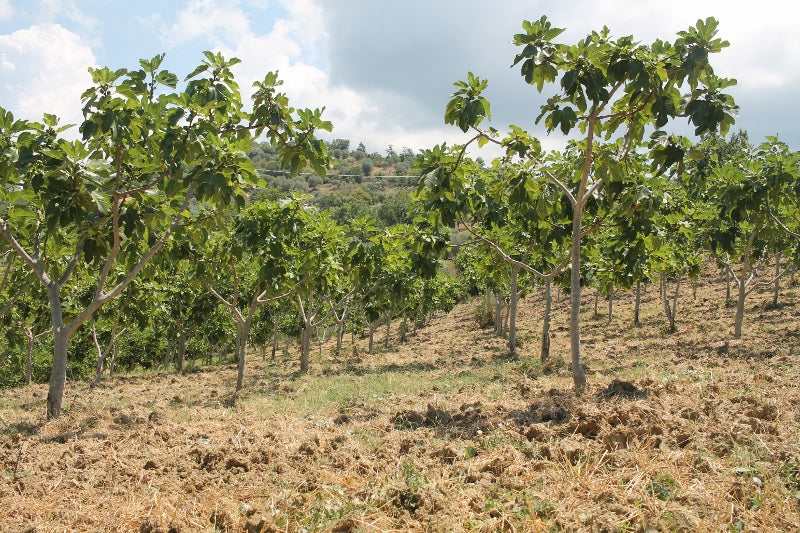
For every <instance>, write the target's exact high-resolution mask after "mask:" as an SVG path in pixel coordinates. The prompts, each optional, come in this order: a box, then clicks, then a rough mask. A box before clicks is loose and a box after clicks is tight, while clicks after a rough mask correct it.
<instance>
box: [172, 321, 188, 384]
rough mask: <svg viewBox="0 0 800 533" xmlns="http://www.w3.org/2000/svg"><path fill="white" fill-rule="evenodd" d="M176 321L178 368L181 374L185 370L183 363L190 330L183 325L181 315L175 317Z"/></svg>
mask: <svg viewBox="0 0 800 533" xmlns="http://www.w3.org/2000/svg"><path fill="white" fill-rule="evenodd" d="M175 323H176V325H177V326H178V353H177V357H176V358H177V361H178V369H177V372H178V374H180V373H181V372H183V364H184V363H185V362H186V337H188V335H189V334H188V332H187V331H186V329H185V328H184V327H183V321H182V320H181V319H180V317H178V318H176V319H175Z"/></svg>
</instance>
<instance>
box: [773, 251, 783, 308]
mask: <svg viewBox="0 0 800 533" xmlns="http://www.w3.org/2000/svg"><path fill="white" fill-rule="evenodd" d="M780 276H781V256H780V254H778V255H776V256H775V287H774V288H773V292H772V307H778V296H779V295H780V292H781V277H780Z"/></svg>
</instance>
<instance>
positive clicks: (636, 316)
mask: <svg viewBox="0 0 800 533" xmlns="http://www.w3.org/2000/svg"><path fill="white" fill-rule="evenodd" d="M641 307H642V282H641V281H637V282H636V304H635V305H634V307H633V325H634V326H641V325H642V323H641V322H640V321H639V309H640V308H641Z"/></svg>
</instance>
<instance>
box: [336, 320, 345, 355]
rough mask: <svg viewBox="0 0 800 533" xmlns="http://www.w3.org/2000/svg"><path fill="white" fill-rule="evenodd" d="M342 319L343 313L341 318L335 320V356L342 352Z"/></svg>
mask: <svg viewBox="0 0 800 533" xmlns="http://www.w3.org/2000/svg"><path fill="white" fill-rule="evenodd" d="M344 320H345V315H344V314H342V318H341V319H337V320H336V356H337V357H338V356H339V354H341V353H342V337H343V336H344Z"/></svg>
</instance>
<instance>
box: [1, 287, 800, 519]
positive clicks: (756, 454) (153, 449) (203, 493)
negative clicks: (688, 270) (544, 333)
mask: <svg viewBox="0 0 800 533" xmlns="http://www.w3.org/2000/svg"><path fill="white" fill-rule="evenodd" d="M709 279H710V278H709ZM656 292H657V291H656V290H655V289H654V288H652V287H651V288H650V290H649V292H648V293H647V294H646V295H645V298H644V302H643V306H644V308H643V313H642V322H643V325H642V326H641V327H633V326H632V325H631V320H632V319H631V317H632V297H631V295H630V294H627V295H624V296H623V297H621V298H620V299H619V301H618V302H616V303H615V307H614V314H615V316H614V319H613V321H612V322H611V323H609V322H608V321H607V318H606V317H605V316H603V317H594V316H593V309H594V306H593V292H591V291H587V293H586V296H587V299H586V309H585V315H584V321H583V323H584V329H583V340H584V344H583V346H584V351H585V359H586V361H585V362H586V366H587V368H588V376H589V384H590V390H589V393H588V394H587V395H585V396H584V397H582V398H576V397H575V396H574V395H573V394H572V381H571V377H570V375H569V372H568V369H567V367H568V365H567V364H565V363H564V359H568V358H569V354H568V332H567V328H566V324H567V319H566V306H567V302H566V301H563V300H562V301H559V302H558V304H557V311H556V316H555V321H554V324H553V339H552V354H553V357H552V361H551V362H550V363H548V364H547V365H544V366H543V365H541V364H540V363H539V362H538V361H537V358H538V350H539V346H538V341H537V339H538V329H539V327H540V319H541V317H540V309H541V306H540V305H539V298H538V296H537V295H532V296H530V297H528V298H527V299H526V301H525V302H524V305H523V307H522V309H521V317H520V324H521V326H522V330H521V338H522V348H521V350H520V356H519V358H517V359H509V358H507V357H506V354H505V350H504V348H503V341H502V339H499V338H497V337H494V336H493V335H492V334H491V332H490V331H488V330H484V331H481V330H477V329H476V326H475V324H474V321H473V320H472V309H473V307H474V303H468V304H464V305H461V306H459V307H458V308H456V309H455V310H454V311H453V312H452V313H451V314H449V315H448V316H441V317H438V318H436V319H434V320H432V321H431V323H430V324H429V325H428V326H427V327H425V328H422V329H420V330H419V331H418V332H416V334H414V335H412V336H411V338H410V342H409V343H408V344H405V345H402V346H397V344H396V339H395V338H394V337H393V338H392V339H391V347H390V349H388V350H384V349H383V348H381V350H382V351H379V352H378V353H376V354H374V355H367V354H365V353H364V352H365V349H364V347H365V341H364V340H360V341H359V342H358V344H357V347H356V349H353V348H352V347H348V349H347V354H346V357H345V356H342V357H341V358H332V357H330V356H329V355H328V354H329V352H330V347H329V346H324V347H323V354H325V355H324V356H323V357H320V356H319V355H318V354H317V358H316V361H315V362H314V365H313V366H312V372H311V373H310V375H306V376H303V375H298V374H297V373H296V369H297V365H296V363H295V356H294V354H290V355H291V356H290V359H288V360H284V359H281V360H279V361H274V362H270V361H267V362H263V361H258V360H255V359H254V360H253V361H252V362H251V364H250V366H249V368H248V376H249V379H248V383H247V389H246V392H245V394H244V395H243V396H242V397H240V398H239V399H238V401H237V402H236V403H235V404H234V402H233V401H232V398H231V395H230V391H231V390H232V388H233V384H234V382H235V369H234V368H233V367H232V366H231V367H227V368H224V369H213V368H202V369H197V370H195V371H193V372H191V373H188V374H185V375H182V376H173V375H170V374H160V375H137V376H127V377H120V378H115V379H113V380H109V381H107V382H106V383H105V385H104V386H103V387H100V388H95V389H90V388H89V387H88V386H87V385H86V384H82V383H73V384H70V386H69V390H68V393H67V394H68V396H67V398H66V399H65V402H64V411H65V413H66V414H65V416H64V417H62V418H61V419H59V420H57V421H54V422H50V423H47V424H44V423H43V422H42V418H43V416H42V412H43V409H44V397H45V396H46V388H45V387H43V386H33V387H27V388H21V389H15V390H7V391H2V393H1V394H0V429H2V434H0V464H2V470H3V476H2V484H1V485H0V524H2V525H0V530H2V531H9V532H20V531H36V532H49V531H53V532H55V531H140V532H165V533H166V532H189V531H215V530H216V531H248V532H257V531H261V532H267V531H269V532H277V531H292V532H297V531H337V532H347V531H365V532H366V531H370V532H371V531H375V532H378V531H380V532H385V531H467V530H470V531H502V530H506V531H648V532H652V531H726V530H729V531H797V530H800V407H798V406H800V389H798V385H797V384H798V379H799V378H800V364H798V363H800V361H799V359H800V346H798V345H800V302H798V298H799V297H800V289H798V287H797V286H796V285H795V286H793V287H790V288H788V289H785V290H784V292H783V293H782V302H783V303H782V305H781V306H779V307H778V308H775V309H770V308H768V307H767V306H766V305H765V302H767V301H768V300H769V295H768V294H766V293H764V294H754V295H753V296H752V298H751V300H750V301H749V303H748V309H747V313H748V316H747V318H746V327H745V334H744V337H743V339H742V340H740V341H734V340H732V338H731V332H732V327H733V326H732V323H733V309H732V308H728V307H725V305H724V301H723V300H724V286H723V285H722V284H721V283H720V281H719V280H717V279H714V280H713V282H708V283H706V284H702V285H701V286H699V287H698V289H697V295H696V297H695V298H694V299H693V298H692V295H691V291H687V292H689V294H687V295H686V296H683V297H682V299H681V300H679V302H678V333H676V334H671V335H670V334H665V333H664V331H665V321H664V319H663V318H662V312H661V307H660V305H661V304H660V302H659V301H658V299H657V294H656ZM601 303H602V307H601V311H603V312H605V310H606V308H605V302H604V301H601ZM395 329H396V325H395ZM383 333H384V332H383V331H381V332H379V335H383ZM378 340H379V341H381V343H382V339H376V341H378Z"/></svg>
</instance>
